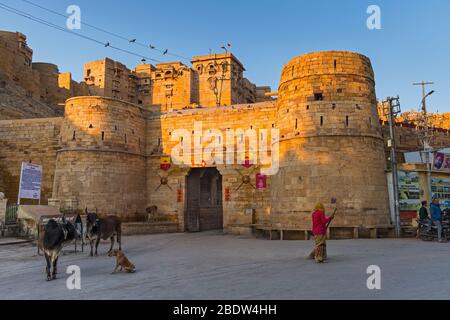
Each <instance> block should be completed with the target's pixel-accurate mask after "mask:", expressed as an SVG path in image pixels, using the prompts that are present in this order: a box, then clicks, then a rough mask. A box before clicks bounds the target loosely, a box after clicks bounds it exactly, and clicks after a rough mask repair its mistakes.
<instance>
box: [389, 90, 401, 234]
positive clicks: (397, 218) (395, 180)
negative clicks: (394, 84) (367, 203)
mask: <svg viewBox="0 0 450 320" xmlns="http://www.w3.org/2000/svg"><path fill="white" fill-rule="evenodd" d="M387 100H388V103H389V112H388V119H389V135H390V140H391V145H390V147H391V170H392V186H393V194H394V216H395V235H396V237H397V238H400V236H401V225H400V206H399V199H398V196H399V194H398V172H397V155H396V154H395V150H396V143H395V123H394V114H393V105H392V98H390V97H389V98H388V99H387Z"/></svg>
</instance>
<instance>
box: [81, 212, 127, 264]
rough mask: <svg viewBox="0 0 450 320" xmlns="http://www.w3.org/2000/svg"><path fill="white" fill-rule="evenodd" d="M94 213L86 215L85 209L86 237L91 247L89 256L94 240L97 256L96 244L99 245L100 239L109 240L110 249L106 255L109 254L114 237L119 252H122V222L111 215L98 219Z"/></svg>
mask: <svg viewBox="0 0 450 320" xmlns="http://www.w3.org/2000/svg"><path fill="white" fill-rule="evenodd" d="M95 211H96V212H95V213H93V212H90V213H88V211H87V208H86V215H87V219H86V236H87V238H88V239H89V244H90V245H91V252H90V255H91V256H93V252H92V251H93V242H94V240H96V243H95V255H97V248H98V244H99V243H100V239H103V240H106V239H108V238H110V239H111V247H110V248H109V251H108V253H110V252H111V251H112V249H113V246H114V237H116V239H117V243H118V244H119V250H122V244H121V237H122V222H121V221H120V219H119V217H117V216H115V215H111V216H107V217H105V218H98V217H97V209H96V210H95Z"/></svg>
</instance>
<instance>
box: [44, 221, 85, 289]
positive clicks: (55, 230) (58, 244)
mask: <svg viewBox="0 0 450 320" xmlns="http://www.w3.org/2000/svg"><path fill="white" fill-rule="evenodd" d="M44 231H45V233H44V241H43V249H44V256H45V260H46V262H47V268H46V272H47V280H48V281H50V280H52V279H56V269H57V263H58V258H59V255H60V253H61V250H62V248H63V247H64V245H66V244H68V243H70V242H72V241H73V240H74V239H75V238H76V237H77V235H78V232H77V230H76V228H75V226H74V225H73V224H72V223H71V222H69V221H66V220H65V218H64V217H63V218H62V222H60V223H58V222H56V220H54V219H51V220H50V221H49V222H48V223H47V224H46V226H45V229H44ZM52 268H53V270H52Z"/></svg>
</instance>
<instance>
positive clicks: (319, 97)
mask: <svg viewBox="0 0 450 320" xmlns="http://www.w3.org/2000/svg"><path fill="white" fill-rule="evenodd" d="M314 100H315V101H322V100H323V94H322V93H314Z"/></svg>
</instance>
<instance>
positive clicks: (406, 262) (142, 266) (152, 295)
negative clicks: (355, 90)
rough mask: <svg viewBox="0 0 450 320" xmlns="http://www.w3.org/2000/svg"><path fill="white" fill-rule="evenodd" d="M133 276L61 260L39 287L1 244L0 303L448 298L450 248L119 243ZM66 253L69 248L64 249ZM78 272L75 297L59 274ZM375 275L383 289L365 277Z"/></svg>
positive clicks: (75, 259)
mask: <svg viewBox="0 0 450 320" xmlns="http://www.w3.org/2000/svg"><path fill="white" fill-rule="evenodd" d="M123 243H124V250H125V252H126V254H127V255H128V257H129V258H130V260H132V261H133V262H134V263H135V264H136V266H137V272H136V273H134V274H123V273H121V274H114V275H112V274H110V272H111V271H112V269H113V266H114V258H110V257H108V256H107V255H106V251H107V249H108V248H109V246H108V244H107V243H103V244H101V245H100V247H99V249H100V250H99V251H100V256H98V257H95V258H91V257H88V256H87V254H86V253H78V254H75V253H73V252H67V253H66V254H65V255H64V256H62V257H61V258H60V262H59V271H60V274H59V278H58V279H57V280H54V281H51V282H47V281H46V280H45V274H44V265H45V264H44V258H43V257H40V256H37V253H36V248H35V247H33V246H32V245H31V244H15V245H7V246H0V298H1V299H400V298H402V299H450V243H446V244H439V243H428V242H422V241H418V240H414V239H403V240H393V239H385V240H341V241H329V263H328V264H324V265H316V264H315V263H314V262H312V261H310V260H307V259H305V256H306V255H307V253H308V252H309V250H310V249H311V246H312V242H310V241H268V240H261V239H252V238H242V237H236V236H230V235H223V234H219V233H215V232H212V233H211V232H209V233H197V234H164V235H149V236H133V237H125V238H124V240H123ZM68 249H70V250H72V249H73V248H72V247H69V248H68ZM71 264H76V265H79V266H80V268H81V273H82V280H81V286H82V288H81V290H68V289H66V277H67V276H68V275H66V274H65V273H64V272H65V270H66V268H67V266H69V265H71ZM373 264H375V265H378V266H380V268H381V272H382V274H381V277H382V281H381V286H382V289H381V290H368V289H367V287H366V280H367V278H368V275H367V274H366V269H367V267H368V266H369V265H373Z"/></svg>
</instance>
